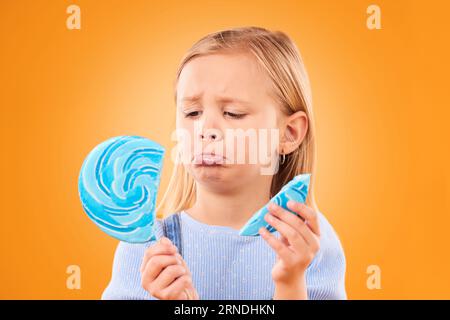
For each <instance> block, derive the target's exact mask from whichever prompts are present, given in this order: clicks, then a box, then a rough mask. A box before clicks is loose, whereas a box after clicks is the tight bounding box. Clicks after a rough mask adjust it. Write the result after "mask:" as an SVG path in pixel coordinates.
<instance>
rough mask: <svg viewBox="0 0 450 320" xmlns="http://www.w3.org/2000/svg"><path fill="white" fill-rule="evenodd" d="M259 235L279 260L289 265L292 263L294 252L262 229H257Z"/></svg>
mask: <svg viewBox="0 0 450 320" xmlns="http://www.w3.org/2000/svg"><path fill="white" fill-rule="evenodd" d="M259 234H260V235H261V237H263V239H264V240H265V241H266V242H267V244H268V245H269V246H270V247H271V248H272V249H273V250H274V251H275V252H276V253H277V254H278V256H279V257H280V258H281V259H283V260H284V261H286V262H287V263H289V264H290V263H291V262H292V259H293V254H294V252H293V251H292V250H291V249H289V248H288V247H287V246H286V245H285V244H284V243H283V242H282V241H281V240H279V239H277V237H275V235H273V234H272V233H271V232H269V231H268V230H267V229H266V228H264V227H261V228H260V229H259Z"/></svg>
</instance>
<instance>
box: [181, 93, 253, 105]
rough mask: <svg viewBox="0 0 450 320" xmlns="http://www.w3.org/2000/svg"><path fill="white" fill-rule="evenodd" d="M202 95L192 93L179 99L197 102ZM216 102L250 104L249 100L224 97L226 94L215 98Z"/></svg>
mask: <svg viewBox="0 0 450 320" xmlns="http://www.w3.org/2000/svg"><path fill="white" fill-rule="evenodd" d="M201 97H202V95H201V94H197V95H193V96H187V97H183V99H181V101H183V102H197V101H200V100H201ZM216 101H217V102H221V103H235V102H236V103H240V104H250V102H249V101H245V100H242V99H238V98H233V97H226V96H221V97H218V98H216Z"/></svg>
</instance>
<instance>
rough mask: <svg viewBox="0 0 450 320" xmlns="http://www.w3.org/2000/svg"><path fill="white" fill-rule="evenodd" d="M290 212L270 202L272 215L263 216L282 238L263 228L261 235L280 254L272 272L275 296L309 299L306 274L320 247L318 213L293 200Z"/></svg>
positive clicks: (289, 204)
mask: <svg viewBox="0 0 450 320" xmlns="http://www.w3.org/2000/svg"><path fill="white" fill-rule="evenodd" d="M287 206H288V208H289V210H291V211H292V212H295V213H297V214H298V215H300V217H302V218H303V219H304V221H303V220H302V218H300V217H298V216H296V215H295V214H293V213H292V212H289V211H287V210H285V209H284V208H282V207H280V206H278V205H276V204H274V203H271V204H269V206H268V209H269V213H268V214H266V216H265V217H264V218H265V220H266V221H267V222H268V223H269V224H270V225H271V226H273V227H274V228H275V229H276V230H277V231H278V232H279V233H280V235H281V237H280V239H278V238H277V237H276V236H275V235H273V234H272V233H270V232H269V231H267V229H266V228H263V227H262V228H260V229H259V233H260V235H261V236H262V237H263V238H264V239H265V240H266V242H267V243H268V244H269V246H271V247H272V248H273V249H274V250H275V252H276V253H277V261H276V263H275V265H274V267H273V269H272V278H273V281H274V283H275V286H276V289H275V292H276V295H277V294H278V295H279V296H280V297H283V298H287V299H290V297H289V295H290V296H292V299H296V296H301V297H305V298H306V283H305V272H306V269H307V268H308V266H309V264H310V263H311V261H312V260H313V259H314V256H315V255H316V253H317V252H318V251H319V248H320V230H319V222H318V217H317V212H316V211H314V210H313V209H312V208H310V207H309V206H307V205H305V204H303V203H300V202H296V201H292V200H290V201H289V202H288V203H287Z"/></svg>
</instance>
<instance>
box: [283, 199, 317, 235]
mask: <svg viewBox="0 0 450 320" xmlns="http://www.w3.org/2000/svg"><path fill="white" fill-rule="evenodd" d="M287 207H288V209H290V210H292V211H294V212H295V213H298V214H299V215H300V216H301V217H303V218H304V219H305V220H306V222H307V225H308V226H309V227H310V228H311V230H312V231H313V232H314V233H315V234H316V235H318V236H320V227H319V217H318V215H317V212H316V211H315V210H313V209H312V208H310V207H308V206H307V205H306V204H304V203H301V202H297V201H293V200H289V201H288V203H287Z"/></svg>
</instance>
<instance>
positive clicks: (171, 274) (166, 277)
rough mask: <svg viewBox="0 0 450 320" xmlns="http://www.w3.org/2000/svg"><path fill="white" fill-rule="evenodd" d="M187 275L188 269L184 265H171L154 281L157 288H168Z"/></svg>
mask: <svg viewBox="0 0 450 320" xmlns="http://www.w3.org/2000/svg"><path fill="white" fill-rule="evenodd" d="M185 274H186V268H185V267H183V266H182V265H170V266H168V267H166V268H165V269H164V270H163V271H161V273H160V274H159V275H158V277H156V279H155V280H154V281H153V284H152V286H154V287H155V288H161V289H164V288H167V287H168V286H169V285H170V284H171V283H172V282H173V281H174V280H175V279H177V278H178V277H181V276H183V275H185Z"/></svg>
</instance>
